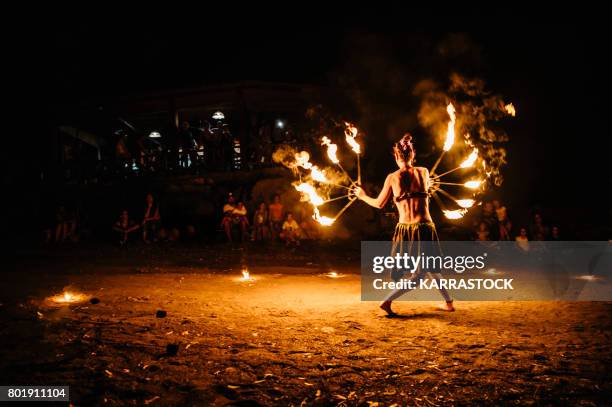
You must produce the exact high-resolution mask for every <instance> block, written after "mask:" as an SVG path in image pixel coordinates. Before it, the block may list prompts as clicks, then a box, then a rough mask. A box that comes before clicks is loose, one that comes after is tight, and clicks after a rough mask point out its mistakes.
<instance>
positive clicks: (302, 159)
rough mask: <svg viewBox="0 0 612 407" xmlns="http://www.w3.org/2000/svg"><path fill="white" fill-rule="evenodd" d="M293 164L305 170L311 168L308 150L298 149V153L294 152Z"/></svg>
mask: <svg viewBox="0 0 612 407" xmlns="http://www.w3.org/2000/svg"><path fill="white" fill-rule="evenodd" d="M295 165H296V166H298V167H302V168H305V169H307V170H308V169H310V168H312V164H311V163H310V154H308V151H300V152H299V153H295Z"/></svg>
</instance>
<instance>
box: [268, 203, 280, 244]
mask: <svg viewBox="0 0 612 407" xmlns="http://www.w3.org/2000/svg"><path fill="white" fill-rule="evenodd" d="M268 209H269V211H270V234H271V236H272V239H278V237H279V236H280V233H281V229H282V226H283V204H282V203H281V201H280V195H278V194H276V195H274V201H273V202H272V203H271V204H270V205H269V206H268Z"/></svg>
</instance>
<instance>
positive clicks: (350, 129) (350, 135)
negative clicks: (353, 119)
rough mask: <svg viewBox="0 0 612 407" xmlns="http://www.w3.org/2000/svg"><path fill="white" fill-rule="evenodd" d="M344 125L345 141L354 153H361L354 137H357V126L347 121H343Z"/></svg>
mask: <svg viewBox="0 0 612 407" xmlns="http://www.w3.org/2000/svg"><path fill="white" fill-rule="evenodd" d="M344 124H345V125H346V129H345V130H344V137H345V138H346V142H347V143H348V144H349V145H350V146H351V148H352V149H353V151H354V152H355V153H356V154H361V146H360V145H359V143H358V142H357V141H355V137H357V133H358V130H357V127H355V126H354V125H353V124H351V123H349V122H344Z"/></svg>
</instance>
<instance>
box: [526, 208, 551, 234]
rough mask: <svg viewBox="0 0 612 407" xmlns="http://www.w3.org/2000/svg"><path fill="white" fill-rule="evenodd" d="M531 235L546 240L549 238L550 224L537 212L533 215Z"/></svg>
mask: <svg viewBox="0 0 612 407" xmlns="http://www.w3.org/2000/svg"><path fill="white" fill-rule="evenodd" d="M530 229H531V237H532V238H533V240H546V239H548V233H549V230H548V226H546V225H545V224H544V221H543V220H542V215H540V214H539V213H535V214H534V215H533V223H532V224H531V227H530Z"/></svg>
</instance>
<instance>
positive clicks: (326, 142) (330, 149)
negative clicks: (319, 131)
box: [321, 136, 340, 164]
mask: <svg viewBox="0 0 612 407" xmlns="http://www.w3.org/2000/svg"><path fill="white" fill-rule="evenodd" d="M321 145H323V146H327V156H328V157H329V159H330V160H331V162H333V163H334V164H338V163H339V162H340V160H338V157H337V156H336V152H337V151H338V146H337V145H336V144H333V143H332V142H331V140H330V139H329V138H328V137H327V136H323V138H322V139H321Z"/></svg>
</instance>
